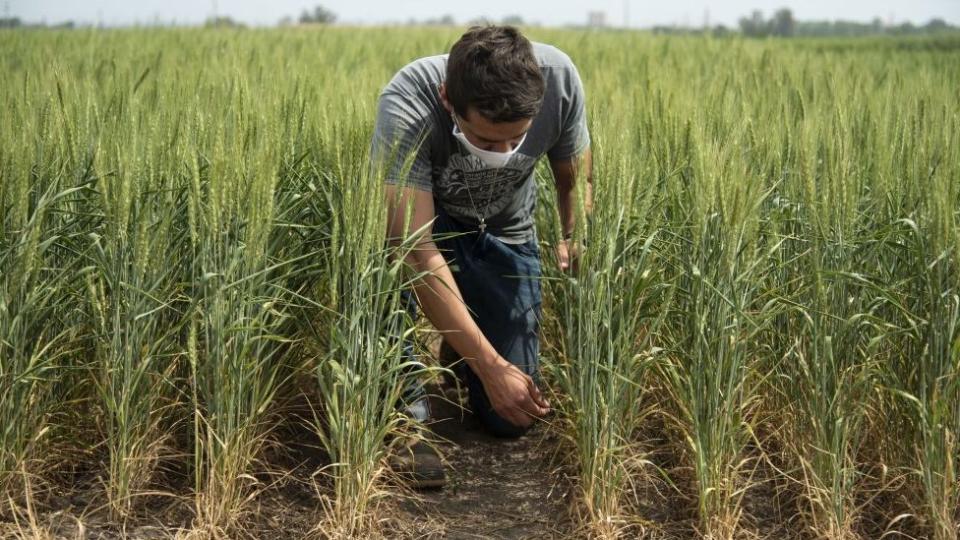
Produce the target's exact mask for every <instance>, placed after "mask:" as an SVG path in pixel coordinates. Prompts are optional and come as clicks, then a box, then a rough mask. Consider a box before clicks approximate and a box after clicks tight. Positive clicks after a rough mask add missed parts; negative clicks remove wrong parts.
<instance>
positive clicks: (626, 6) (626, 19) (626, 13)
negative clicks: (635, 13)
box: [623, 0, 630, 28]
mask: <svg viewBox="0 0 960 540" xmlns="http://www.w3.org/2000/svg"><path fill="white" fill-rule="evenodd" d="M623 27H624V28H630V0H623Z"/></svg>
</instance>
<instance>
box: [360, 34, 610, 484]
mask: <svg viewBox="0 0 960 540" xmlns="http://www.w3.org/2000/svg"><path fill="white" fill-rule="evenodd" d="M589 144H590V137H589V134H588V132H587V122H586V115H585V103H584V92H583V87H582V84H581V81H580V77H579V75H578V73H577V70H576V67H575V66H574V64H573V63H572V62H571V60H570V58H569V57H568V56H567V55H566V54H564V53H563V52H561V51H560V50H558V49H556V48H554V47H551V46H549V45H545V44H540V43H531V42H530V41H528V40H527V39H526V38H525V37H524V36H523V35H522V34H521V33H520V32H519V31H518V30H517V29H516V28H512V27H509V26H485V27H473V28H471V29H470V30H469V31H467V32H466V33H465V34H463V36H462V37H461V38H460V39H459V41H457V42H456V43H455V44H454V45H453V47H452V48H451V50H450V53H449V55H438V56H431V57H426V58H421V59H419V60H416V61H414V62H412V63H410V64H408V65H407V66H405V67H404V68H402V69H401V70H400V71H399V72H398V73H397V74H396V75H395V76H394V77H393V79H392V80H391V81H390V83H389V84H388V85H387V86H386V88H385V89H384V90H383V92H382V93H381V95H380V99H379V104H378V108H377V117H376V125H375V128H374V135H373V141H372V145H371V154H372V156H373V159H374V163H375V164H376V165H380V166H382V168H383V171H384V173H383V174H384V175H385V177H384V179H385V181H386V183H387V186H386V201H385V202H386V209H387V212H388V227H389V231H388V236H389V237H390V238H391V239H393V241H396V240H397V239H400V238H405V237H407V236H408V235H411V234H418V235H419V237H418V240H417V241H418V247H417V249H415V250H414V251H413V252H412V253H411V254H410V255H409V256H408V258H407V261H408V262H409V264H410V265H411V266H412V267H413V269H414V270H415V271H416V272H418V273H420V272H430V273H429V274H428V275H427V276H426V277H424V278H422V279H420V280H418V281H417V282H416V283H415V285H414V293H415V295H416V298H417V300H418V301H419V304H420V307H421V309H422V311H423V312H424V314H425V315H426V316H427V318H428V319H429V320H430V322H431V323H433V325H434V327H436V328H437V329H438V330H439V331H440V332H441V333H442V334H443V336H444V342H445V344H444V347H445V348H448V349H449V348H452V350H453V351H456V353H457V356H458V357H462V358H463V361H464V362H465V364H466V365H465V366H464V369H463V370H462V377H463V379H464V380H465V381H464V382H465V383H466V386H467V389H468V391H469V402H470V408H471V410H472V411H473V413H474V415H476V416H477V417H478V418H479V419H480V421H481V422H482V424H483V425H484V426H486V428H487V429H488V430H489V431H490V432H492V433H493V434H494V435H497V436H500V437H519V436H521V435H523V434H524V433H525V432H526V430H527V429H528V428H529V427H530V426H531V425H532V424H533V422H534V420H535V419H536V418H538V417H542V416H544V415H545V414H547V413H548V412H549V410H550V405H549V403H547V400H546V399H545V398H544V397H543V394H542V393H541V391H540V389H539V387H538V385H537V381H538V350H539V341H538V335H537V332H538V329H539V318H540V294H541V293H540V283H539V280H538V278H539V277H540V260H539V248H538V243H537V234H536V229H535V223H534V205H535V202H536V182H535V179H534V168H535V165H536V163H537V160H538V159H539V158H540V157H541V156H542V155H544V154H546V155H547V157H548V159H549V162H550V167H551V169H552V172H553V176H554V178H555V181H556V189H557V198H558V207H559V211H560V218H561V222H562V226H563V234H564V237H563V240H560V241H559V242H558V243H557V254H558V257H559V260H560V264H561V268H565V267H566V266H568V265H569V264H572V258H573V257H575V255H576V253H575V251H576V250H575V249H573V248H572V246H570V245H568V242H569V241H570V238H571V234H572V231H573V227H574V225H575V223H574V220H575V216H574V203H573V197H574V192H575V190H574V186H575V183H576V181H577V177H578V171H585V172H584V173H581V174H583V175H584V176H586V180H587V182H588V185H587V186H586V188H587V193H588V197H589V188H590V187H591V185H590V184H589V183H590V182H591V178H590V176H589V171H590V169H591V166H590V161H591V160H590V150H589ZM587 204H588V205H589V198H588V200H587ZM408 208H410V209H412V211H411V213H410V214H409V215H408V214H407V209H408ZM408 350H409V351H410V352H411V354H412V348H411V347H409V346H408ZM406 403H407V404H408V406H407V411H408V412H409V413H410V414H411V416H413V417H414V418H416V419H418V420H421V421H425V420H428V419H429V416H430V412H429V406H428V403H427V400H426V397H425V392H424V390H423V388H422V385H419V384H418V385H417V388H416V389H414V390H413V391H411V392H409V395H408V397H407V399H406ZM405 467H406V468H408V469H409V471H407V472H408V473H409V474H410V477H411V479H412V483H413V484H414V485H415V486H418V487H427V486H440V485H442V484H443V483H444V479H445V475H444V472H443V468H442V465H441V462H440V459H439V457H438V456H437V455H436V453H435V451H434V450H432V449H431V448H430V447H429V446H427V445H426V444H423V443H418V444H416V445H414V446H413V447H412V453H411V459H410V460H408V462H407V463H406V465H405Z"/></svg>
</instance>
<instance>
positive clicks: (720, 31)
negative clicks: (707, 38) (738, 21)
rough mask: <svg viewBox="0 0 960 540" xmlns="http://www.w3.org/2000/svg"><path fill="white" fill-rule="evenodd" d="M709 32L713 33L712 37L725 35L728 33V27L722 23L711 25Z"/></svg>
mask: <svg viewBox="0 0 960 540" xmlns="http://www.w3.org/2000/svg"><path fill="white" fill-rule="evenodd" d="M711 33H712V34H713V37H717V38H722V37H727V36H729V35H730V29H729V28H727V27H726V26H724V25H722V24H718V25H716V26H714V27H713V30H712V31H711Z"/></svg>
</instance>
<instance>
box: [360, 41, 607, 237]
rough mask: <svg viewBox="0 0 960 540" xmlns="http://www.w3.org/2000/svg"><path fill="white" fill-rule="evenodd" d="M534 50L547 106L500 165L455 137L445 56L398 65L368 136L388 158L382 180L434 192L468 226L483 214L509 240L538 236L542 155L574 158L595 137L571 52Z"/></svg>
mask: <svg viewBox="0 0 960 540" xmlns="http://www.w3.org/2000/svg"><path fill="white" fill-rule="evenodd" d="M533 51H534V54H535V55H536V57H537V62H538V63H539V64H540V70H541V72H542V73H543V77H544V80H545V82H546V93H545V94H544V98H543V105H542V107H541V109H540V112H539V114H537V116H536V117H535V118H534V119H533V124H532V125H531V126H530V131H529V132H528V133H527V137H526V139H524V141H523V144H522V145H521V146H520V148H519V149H518V151H517V153H515V154H514V155H513V157H511V158H510V162H509V163H508V164H507V166H506V167H504V168H502V169H491V168H487V167H486V166H484V165H483V163H481V161H480V160H479V159H478V158H477V157H476V156H473V155H472V154H470V153H469V152H468V151H467V149H466V148H463V146H462V145H461V144H460V143H459V141H457V139H456V138H455V137H454V136H453V133H452V130H453V119H452V118H451V117H450V113H448V112H447V110H446V109H444V108H443V105H442V104H441V102H440V91H439V86H440V83H441V82H443V79H444V77H445V75H446V68H447V56H448V55H446V54H443V55H437V56H428V57H426V58H420V59H418V60H415V61H413V62H411V63H410V64H407V65H406V66H404V67H403V68H402V69H401V70H400V71H399V72H397V74H396V75H395V76H394V77H393V79H392V80H391V81H390V83H389V84H387V86H386V88H384V90H383V92H382V93H381V94H380V99H379V102H378V106H377V119H376V124H375V126H374V133H373V140H372V143H371V157H372V160H373V164H374V165H375V166H376V165H378V164H379V163H380V162H381V160H389V161H388V162H384V163H383V169H382V172H381V174H385V181H386V182H387V183H390V184H396V183H400V182H401V181H403V182H404V183H405V185H406V186H408V187H413V188H416V189H421V190H424V191H429V192H431V193H433V198H434V204H439V205H442V207H443V209H444V210H445V211H446V212H447V214H448V215H450V216H451V217H453V218H454V219H456V220H457V221H460V222H462V223H465V224H468V225H470V226H476V225H478V224H479V221H480V220H479V217H478V216H483V217H484V221H485V222H486V224H487V227H488V228H487V230H488V231H489V232H490V233H492V234H494V235H496V236H497V237H499V238H500V239H501V240H503V241H504V242H509V243H523V242H526V241H528V240H530V239H531V238H533V237H534V235H535V231H534V215H533V212H534V205H535V204H536V199H537V190H536V181H535V179H534V168H535V166H536V163H537V160H538V159H539V158H540V156H542V155H543V154H547V156H548V157H549V158H550V159H552V160H553V159H564V158H569V157H573V156H575V155H578V154H579V153H581V152H583V151H584V150H585V149H586V148H587V146H588V145H589V144H590V135H589V133H588V132H587V120H586V114H585V112H584V109H585V105H584V101H585V99H584V92H583V85H582V84H581V82H580V76H579V74H578V73H577V69H576V67H575V66H574V65H573V62H572V61H571V60H570V57H568V56H567V55H566V54H564V53H563V52H562V51H560V50H559V49H557V48H556V47H552V46H550V45H545V44H542V43H533ZM405 158H407V159H405ZM407 167H409V170H407ZM405 172H406V175H405V176H404V173H405Z"/></svg>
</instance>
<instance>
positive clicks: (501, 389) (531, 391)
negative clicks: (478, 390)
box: [478, 360, 550, 427]
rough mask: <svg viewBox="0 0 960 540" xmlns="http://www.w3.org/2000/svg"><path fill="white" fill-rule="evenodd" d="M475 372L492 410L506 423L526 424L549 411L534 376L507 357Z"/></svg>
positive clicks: (525, 425)
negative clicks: (481, 372) (479, 372)
mask: <svg viewBox="0 0 960 540" xmlns="http://www.w3.org/2000/svg"><path fill="white" fill-rule="evenodd" d="M478 375H479V377H480V381H481V382H482V383H483V389H484V390H485V391H486V393H487V397H488V398H490V405H491V406H492V407H493V410H494V412H496V413H497V414H498V415H500V417H501V418H503V419H504V420H506V421H507V422H510V423H511V424H513V425H515V426H517V427H529V426H530V425H531V424H533V421H534V417H541V416H544V415H545V414H547V413H548V412H550V403H548V402H547V400H546V399H544V397H543V395H541V394H540V389H539V388H537V385H536V384H535V383H534V382H533V379H532V378H531V377H530V376H529V375H527V374H526V373H524V372H522V371H520V369H519V368H517V366H515V365H513V364H511V363H509V362H507V361H506V360H502V361H501V362H500V363H498V364H497V365H495V366H493V367H492V368H490V369H489V370H488V371H485V372H483V374H482V375H481V374H478Z"/></svg>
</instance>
